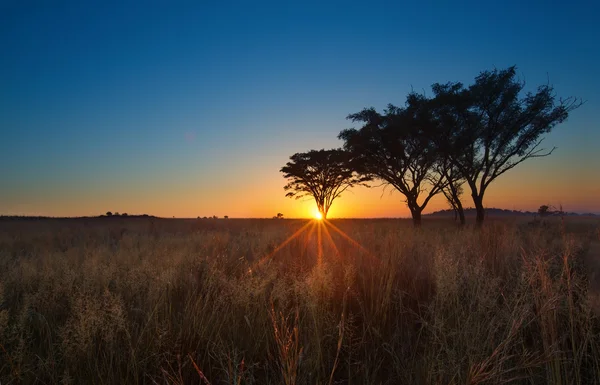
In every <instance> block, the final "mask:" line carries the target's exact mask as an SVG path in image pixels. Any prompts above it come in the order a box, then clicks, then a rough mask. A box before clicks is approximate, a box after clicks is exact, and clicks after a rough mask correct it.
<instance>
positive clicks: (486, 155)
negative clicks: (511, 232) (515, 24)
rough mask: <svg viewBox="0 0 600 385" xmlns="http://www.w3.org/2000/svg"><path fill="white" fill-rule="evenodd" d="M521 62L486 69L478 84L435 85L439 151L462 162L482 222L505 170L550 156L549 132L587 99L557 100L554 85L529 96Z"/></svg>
mask: <svg viewBox="0 0 600 385" xmlns="http://www.w3.org/2000/svg"><path fill="white" fill-rule="evenodd" d="M524 86H525V83H524V82H521V81H519V80H518V79H517V77H516V67H514V66H513V67H509V68H508V69H504V70H493V71H484V72H481V73H480V74H479V75H478V76H477V77H476V78H475V83H474V84H472V85H471V86H469V87H468V88H465V87H464V86H463V85H462V84H461V83H447V84H434V85H433V86H432V89H433V93H434V97H433V99H432V100H431V103H432V105H431V107H432V111H433V114H434V116H435V119H434V120H435V123H436V129H435V130H434V134H433V135H430V137H431V138H436V140H435V141H436V144H437V145H438V151H439V152H440V153H441V154H442V155H443V156H446V157H448V159H450V161H451V162H452V164H453V165H454V166H456V167H457V169H458V170H459V171H460V173H461V175H462V177H463V178H464V179H465V180H466V183H467V185H468V186H469V188H470V190H471V197H472V198H473V203H474V205H475V209H476V211H477V224H478V225H481V224H482V223H483V220H484V214H485V212H484V205H483V198H484V195H485V192H486V191H487V189H488V187H489V185H490V184H491V183H492V182H493V181H494V180H496V179H497V178H498V177H499V176H500V175H502V174H504V173H505V172H507V171H508V170H511V169H512V168H514V167H516V166H517V165H519V164H521V163H522V162H524V161H525V160H527V159H530V158H539V157H545V156H548V155H550V154H551V153H552V152H553V151H554V149H555V148H552V149H550V150H546V149H543V148H541V147H540V146H541V143H542V141H543V140H544V134H546V133H548V132H550V131H551V130H552V128H554V126H556V125H557V124H559V123H562V122H564V121H565V120H566V119H567V117H568V115H569V112H571V111H572V110H573V109H575V108H577V107H579V106H580V105H581V104H582V103H581V101H580V100H578V99H575V98H567V99H559V100H558V101H557V100H556V96H555V94H554V91H553V88H552V87H551V86H550V85H543V86H539V87H538V88H537V90H536V91H535V92H533V93H532V92H527V93H525V94H524V95H523V92H522V91H523V88H524Z"/></svg>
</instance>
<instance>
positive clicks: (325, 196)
mask: <svg viewBox="0 0 600 385" xmlns="http://www.w3.org/2000/svg"><path fill="white" fill-rule="evenodd" d="M355 170H356V168H355V166H354V162H353V160H352V157H351V155H350V154H349V153H348V152H346V151H343V150H340V149H334V150H318V151H317V150H311V151H309V152H303V153H296V154H294V155H292V156H291V157H290V161H289V162H287V163H286V165H285V166H284V167H282V168H281V170H280V171H281V172H282V173H283V174H284V177H285V178H286V179H288V184H286V185H285V186H284V189H285V191H287V194H286V196H287V197H294V198H296V199H300V198H302V197H306V196H310V197H313V198H314V199H315V202H316V204H317V209H318V210H319V213H321V215H322V217H323V218H324V219H325V218H327V213H328V212H329V209H330V208H331V205H332V204H333V201H334V200H335V199H336V198H338V197H339V196H340V195H341V194H342V193H343V192H344V191H346V190H347V189H348V188H349V187H352V186H355V185H359V184H362V185H364V182H366V181H367V180H368V179H369V178H368V177H366V176H359V175H357V174H356V172H355Z"/></svg>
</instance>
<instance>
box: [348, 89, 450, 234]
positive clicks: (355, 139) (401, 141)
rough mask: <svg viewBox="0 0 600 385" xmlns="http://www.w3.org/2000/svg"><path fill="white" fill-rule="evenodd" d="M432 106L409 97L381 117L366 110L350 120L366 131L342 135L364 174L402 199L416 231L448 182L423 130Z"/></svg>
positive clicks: (352, 131) (351, 131) (432, 145)
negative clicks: (438, 170) (404, 199)
mask: <svg viewBox="0 0 600 385" xmlns="http://www.w3.org/2000/svg"><path fill="white" fill-rule="evenodd" d="M428 107H429V104H428V101H427V99H426V98H425V97H423V96H422V95H418V94H415V93H411V94H409V95H408V97H407V100H406V106H405V107H404V108H399V107H396V106H394V105H391V104H390V105H388V107H387V109H386V110H384V112H383V114H379V113H378V112H377V111H375V109H374V108H366V109H364V110H362V111H361V112H359V113H356V114H351V115H349V116H348V119H350V120H352V121H354V122H361V123H363V126H362V127H361V128H360V129H358V130H356V129H347V130H343V131H342V132H341V133H340V134H339V138H340V139H342V140H344V149H346V150H347V151H349V152H351V153H352V154H353V156H354V157H355V158H356V161H357V162H359V164H360V166H361V171H362V172H364V173H365V175H368V176H371V177H373V178H376V179H379V180H381V181H382V182H383V184H384V185H386V186H387V185H391V186H393V187H394V188H395V189H396V190H398V191H399V192H400V193H402V194H403V195H404V197H405V198H406V204H407V206H408V208H409V210H410V213H411V215H412V218H413V223H414V225H415V226H417V227H418V226H420V225H421V213H422V212H423V209H425V207H426V206H427V203H429V201H430V200H431V198H433V197H434V196H435V195H436V194H438V193H440V192H441V191H442V188H443V187H444V186H445V183H446V182H445V178H444V177H443V176H441V175H440V174H439V173H437V172H436V170H435V166H436V164H437V162H438V159H439V156H438V153H437V152H436V147H435V145H434V142H433V141H431V140H430V139H429V138H428V137H427V136H426V135H424V134H423V131H424V130H425V126H427V125H430V124H432V117H431V116H429V115H430V110H429V109H428ZM421 196H424V198H423V199H422V200H421V201H420V197H421Z"/></svg>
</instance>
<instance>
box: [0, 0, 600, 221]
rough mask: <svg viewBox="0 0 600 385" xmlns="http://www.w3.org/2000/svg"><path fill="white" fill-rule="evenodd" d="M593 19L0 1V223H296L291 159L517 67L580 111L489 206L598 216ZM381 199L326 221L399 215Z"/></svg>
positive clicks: (520, 13) (544, 11)
mask: <svg viewBox="0 0 600 385" xmlns="http://www.w3.org/2000/svg"><path fill="white" fill-rule="evenodd" d="M142 3H144V4H143V5H142ZM598 17H600V5H598V3H597V2H596V3H593V2H577V1H571V2H568V3H567V2H554V3H551V4H550V3H547V2H537V3H536V2H503V3H498V2H481V1H478V2H462V3H460V5H457V4H456V2H410V3H405V4H403V3H402V2H397V1H396V2H356V3H353V2H286V1H278V2H249V1H248V2H214V3H213V4H205V3H202V2H166V1H164V2H152V1H151V2H127V1H124V2H97V3H94V2H85V1H83V2H82V1H57V2H48V1H41V0H40V1H12V0H9V1H4V2H2V3H0V52H2V54H1V55H0V180H2V188H1V189H0V213H6V214H43V215H95V214H99V213H102V212H105V211H107V210H112V211H128V212H148V213H152V214H156V215H163V216H171V215H175V216H190V217H195V216H197V215H202V216H203V215H211V214H213V213H214V214H217V215H230V216H270V215H272V212H278V211H280V212H281V211H283V212H287V213H290V216H296V215H297V216H303V213H305V212H306V210H309V209H308V208H307V207H308V206H307V205H309V203H302V202H300V203H298V202H296V201H293V200H288V199H285V197H284V192H283V189H282V186H283V185H284V184H285V181H284V180H283V178H282V177H281V174H280V173H279V168H280V167H281V166H282V165H283V164H284V163H285V162H286V161H287V158H288V157H289V156H290V155H292V154H293V153H294V152H299V151H306V150H309V149H311V148H329V147H337V146H340V145H341V143H340V142H339V141H338V140H337V138H336V136H337V134H338V132H339V131H340V130H341V129H344V128H348V127H350V126H352V124H351V122H349V121H347V120H345V117H346V116H347V115H348V114H349V113H352V112H356V111H358V110H360V109H362V108H363V107H367V106H374V107H376V108H378V109H381V108H383V107H384V106H385V105H386V104H387V103H390V102H392V103H396V104H401V103H403V101H404V97H405V95H406V93H407V92H409V91H410V90H411V88H414V89H417V90H422V89H425V90H428V88H429V86H430V85H431V84H432V83H434V82H446V81H463V82H465V83H469V82H471V81H472V79H473V78H474V77H475V76H476V75H477V73H478V72H480V71H482V70H485V69H491V68H493V67H498V68H503V67H507V66H509V65H513V64H516V65H517V66H518V68H519V72H520V74H522V77H523V78H524V79H525V80H526V81H527V84H528V86H531V87H534V86H536V85H538V84H540V83H545V82H546V81H547V80H548V79H549V80H550V82H551V83H552V84H554V86H555V89H556V91H557V93H558V94H559V95H564V96H570V95H575V96H578V97H581V98H583V99H584V100H586V104H585V105H584V106H583V107H582V108H580V109H579V110H577V111H575V112H574V113H573V115H572V117H571V118H569V121H568V122H567V123H565V124H563V125H560V126H558V127H557V128H556V131H555V132H553V133H552V134H551V135H549V136H548V138H547V140H546V142H547V143H548V146H557V147H558V150H557V151H556V153H555V154H553V156H552V157H551V158H546V159H541V160H533V161H532V162H531V164H525V165H524V166H523V168H522V169H519V170H517V169H515V170H514V172H512V173H511V174H507V175H506V176H503V177H502V179H500V180H499V181H498V182H497V187H495V186H492V187H491V189H490V193H489V194H490V196H489V199H488V202H487V205H488V206H509V207H507V208H513V207H514V208H518V209H535V208H536V207H538V206H539V205H540V204H543V203H552V204H565V206H566V207H567V208H569V207H571V208H573V210H576V211H597V212H600V204H599V203H595V202H596V201H597V199H593V197H595V196H600V171H598V166H597V165H598V164H600V156H599V155H598V152H597V150H596V148H597V145H598V143H599V142H600V134H599V131H598V129H597V119H598V118H597V116H596V115H595V114H594V112H595V111H598V110H599V109H600V101H599V100H598V97H597V95H598V89H600V77H599V76H598V75H597V73H596V71H597V68H600V44H599V43H598V40H597V37H596V35H597V28H596V27H595V25H596V24H597V19H598ZM587 179H592V180H595V182H594V181H592V182H590V183H586V182H585V180H587ZM523 183H525V184H527V183H529V184H530V186H529V188H528V190H527V192H526V193H524V192H523V191H520V189H519V188H518V187H520V186H518V185H519V184H523ZM540 186H542V187H540ZM494 189H495V190H496V192H495V193H494V192H493V191H494ZM570 191H571V192H572V193H570ZM380 196H381V191H371V190H369V191H357V192H355V193H353V194H349V195H348V196H347V197H346V196H344V197H343V198H342V200H341V201H340V202H339V203H337V204H336V205H338V206H340V207H339V209H338V210H339V212H338V214H339V215H340V216H343V214H344V212H346V213H348V212H350V209H348V208H347V207H353V208H355V207H357V206H360V207H362V208H363V209H362V211H360V213H361V214H360V215H361V216H388V215H400V216H404V215H408V211H407V210H406V208H405V206H404V204H403V203H402V202H401V197H400V196H399V195H398V194H397V195H395V196H392V197H389V196H387V195H386V196H385V197H383V198H381V197H380ZM507 196H510V200H507V199H508V198H506V197H507ZM467 199H468V197H467ZM344 205H345V206H346V209H345V210H344ZM468 205H469V204H468V203H467V206H468ZM511 205H512V206H511ZM443 206H444V204H443V202H441V203H439V204H437V206H436V204H433V205H432V208H444V207H443ZM335 207H336V206H334V209H335ZM334 209H332V210H334ZM351 211H352V212H353V213H355V212H356V210H354V209H352V210H351ZM332 213H333V211H332ZM294 214H295V215H294ZM357 215H358V214H357Z"/></svg>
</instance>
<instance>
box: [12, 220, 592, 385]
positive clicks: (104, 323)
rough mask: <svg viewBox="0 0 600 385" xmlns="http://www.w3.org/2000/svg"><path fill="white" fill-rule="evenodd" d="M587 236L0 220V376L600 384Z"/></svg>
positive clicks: (537, 231) (397, 223) (508, 226)
mask: <svg viewBox="0 0 600 385" xmlns="http://www.w3.org/2000/svg"><path fill="white" fill-rule="evenodd" d="M599 225H600V223H599V222H598V220H597V219H596V220H594V219H585V218H565V220H564V221H560V220H559V219H556V220H554V221H548V222H547V223H545V224H544V225H539V224H537V225H533V226H532V225H531V224H528V223H527V222H522V221H521V222H519V221H517V220H504V221H497V222H492V221H490V222H488V223H486V226H485V227H484V228H483V229H482V230H477V229H474V228H471V227H467V228H465V229H459V228H457V227H455V225H454V223H453V222H451V221H442V220H437V221H436V220H429V221H427V220H426V221H424V223H423V228H422V229H419V230H415V229H413V228H412V227H411V223H410V222H409V221H404V220H333V221H331V225H329V226H326V227H322V226H321V227H319V225H317V224H316V222H310V223H308V224H307V222H306V221H299V220H298V221H296V220H232V219H230V220H160V219H139V218H136V219H133V218H132V219H118V218H111V219H86V220H35V221H27V220H5V221H0V272H1V273H0V382H1V383H2V384H21V383H23V384H34V383H40V384H58V383H63V384H69V383H77V384H79V383H94V384H132V383H144V384H212V385H216V384H235V385H241V384H398V383H420V384H504V383H517V384H520V383H522V384H547V383H550V384H593V383H599V382H600V380H599V379H600V334H599V333H600V320H599V318H598V314H600V313H598V309H597V308H596V307H597V306H596V305H595V303H597V301H596V302H594V301H593V298H595V296H596V295H597V293H595V292H593V291H590V289H589V287H590V284H589V278H588V277H590V276H592V274H591V273H592V271H593V270H594V269H595V264H594V263H597V262H595V261H594V260H593V259H592V258H589V257H588V250H590V249H591V248H594V246H593V245H595V244H597V243H598V241H600V230H599V229H600V227H599ZM303 226H306V227H305V228H304V231H302V232H300V233H299V235H298V236H297V237H295V238H293V239H291V240H290V239H289V237H290V236H291V235H292V234H295V233H297V232H298V230H299V229H301V228H302V227H303ZM286 240H287V241H286ZM319 240H320V241H319ZM596 249H597V247H596Z"/></svg>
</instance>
